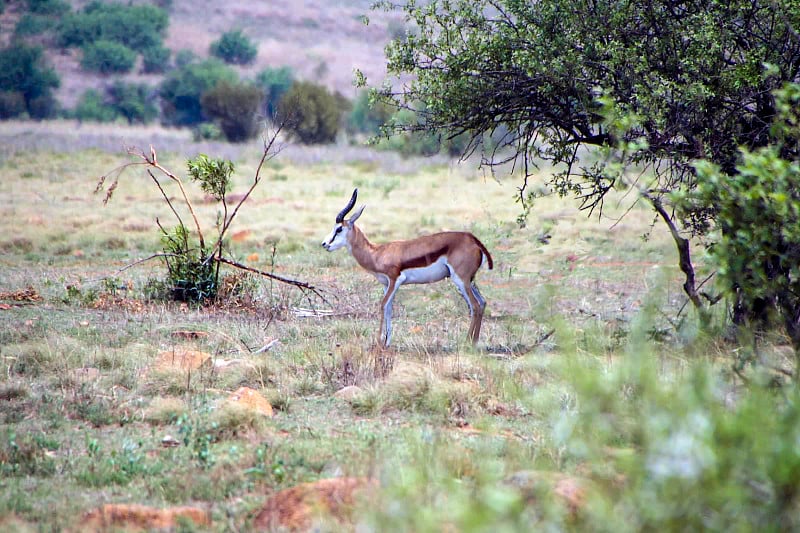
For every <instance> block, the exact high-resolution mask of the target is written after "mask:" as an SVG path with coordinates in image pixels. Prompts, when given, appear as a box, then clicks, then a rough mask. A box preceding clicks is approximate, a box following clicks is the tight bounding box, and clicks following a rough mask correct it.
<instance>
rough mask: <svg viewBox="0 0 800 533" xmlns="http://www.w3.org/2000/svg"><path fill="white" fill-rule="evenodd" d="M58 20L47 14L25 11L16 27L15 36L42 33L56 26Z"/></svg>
mask: <svg viewBox="0 0 800 533" xmlns="http://www.w3.org/2000/svg"><path fill="white" fill-rule="evenodd" d="M55 25H56V21H55V20H54V19H53V18H52V17H48V16H45V15H36V14H33V13H24V14H23V15H22V16H21V17H20V18H19V20H18V21H17V25H16V26H15V27H14V37H15V38H20V37H28V36H32V35H40V34H42V33H44V32H46V31H48V30H51V29H53V28H54V27H55Z"/></svg>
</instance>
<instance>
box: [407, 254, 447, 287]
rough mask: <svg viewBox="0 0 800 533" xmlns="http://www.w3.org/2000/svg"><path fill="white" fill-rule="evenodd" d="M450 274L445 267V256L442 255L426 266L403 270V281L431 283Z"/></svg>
mask: <svg viewBox="0 0 800 533" xmlns="http://www.w3.org/2000/svg"><path fill="white" fill-rule="evenodd" d="M449 275H450V269H449V268H447V257H445V256H442V257H440V258H439V259H437V260H436V262H435V263H432V264H430V265H428V266H426V267H421V268H409V269H406V270H404V271H403V277H405V280H404V281H403V283H433V282H434V281H439V280H443V279H444V278H446V277H448V276H449Z"/></svg>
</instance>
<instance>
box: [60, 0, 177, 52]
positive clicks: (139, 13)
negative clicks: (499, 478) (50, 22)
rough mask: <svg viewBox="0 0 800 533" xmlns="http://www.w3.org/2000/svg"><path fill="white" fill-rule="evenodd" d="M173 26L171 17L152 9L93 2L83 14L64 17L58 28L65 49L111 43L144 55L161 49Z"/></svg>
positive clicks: (151, 7)
mask: <svg viewBox="0 0 800 533" xmlns="http://www.w3.org/2000/svg"><path fill="white" fill-rule="evenodd" d="M168 24H169V18H168V16H167V13H166V12H165V11H164V10H163V9H160V8H158V7H155V6H152V5H138V6H131V5H123V4H117V3H109V4H106V3H102V2H98V1H93V2H90V3H89V4H87V5H86V7H85V8H84V9H83V10H82V11H81V12H80V13H71V14H69V15H67V16H66V17H64V18H63V19H62V21H61V23H60V24H59V26H58V29H57V34H58V42H59V44H60V45H61V46H64V47H70V46H86V45H89V44H92V43H94V42H97V41H111V42H115V43H117V44H122V45H125V46H126V47H128V48H130V49H132V50H137V51H143V50H146V49H148V48H150V47H153V46H160V45H161V44H162V42H163V39H164V38H163V36H164V32H165V31H166V29H167V25H168Z"/></svg>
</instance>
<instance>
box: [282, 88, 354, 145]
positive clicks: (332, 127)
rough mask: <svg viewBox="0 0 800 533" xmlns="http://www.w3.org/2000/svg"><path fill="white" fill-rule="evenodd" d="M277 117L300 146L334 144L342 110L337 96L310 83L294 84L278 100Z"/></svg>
mask: <svg viewBox="0 0 800 533" xmlns="http://www.w3.org/2000/svg"><path fill="white" fill-rule="evenodd" d="M278 116H279V117H281V118H282V119H283V120H285V121H286V129H287V130H288V132H289V133H291V134H292V135H293V136H294V137H296V138H297V139H298V140H299V141H300V142H301V143H303V144H324V143H331V142H333V141H335V140H336V134H337V133H338V132H339V119H340V117H341V108H340V104H339V101H338V100H337V98H336V96H334V95H333V94H331V93H330V92H329V91H328V90H327V89H326V88H325V87H323V86H321V85H317V84H315V83H311V82H304V81H303V82H296V83H294V84H293V85H292V87H291V88H290V89H289V90H288V91H287V92H286V94H285V95H284V96H283V98H281V101H280V103H279V105H278Z"/></svg>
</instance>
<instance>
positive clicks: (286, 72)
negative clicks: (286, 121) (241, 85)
mask: <svg viewBox="0 0 800 533" xmlns="http://www.w3.org/2000/svg"><path fill="white" fill-rule="evenodd" d="M293 83H294V74H293V73H292V69H291V68H290V67H285V66H284V67H278V68H266V69H264V70H262V71H261V72H259V73H258V75H257V76H256V84H257V85H258V86H259V87H261V90H263V91H264V107H265V108H266V112H267V117H269V118H274V117H275V112H276V111H277V110H278V102H280V101H281V98H283V95H284V94H286V91H288V90H289V88H290V87H291V86H292V84H293Z"/></svg>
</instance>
